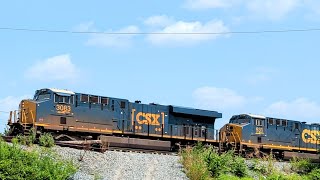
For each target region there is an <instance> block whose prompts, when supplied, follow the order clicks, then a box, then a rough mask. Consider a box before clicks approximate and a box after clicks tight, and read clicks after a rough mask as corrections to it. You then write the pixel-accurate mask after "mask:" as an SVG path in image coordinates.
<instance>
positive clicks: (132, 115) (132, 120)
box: [131, 109, 136, 126]
mask: <svg viewBox="0 0 320 180" xmlns="http://www.w3.org/2000/svg"><path fill="white" fill-rule="evenodd" d="M134 112H136V110H135V109H132V111H131V125H132V126H133V122H134Z"/></svg>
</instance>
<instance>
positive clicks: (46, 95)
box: [36, 91, 51, 100]
mask: <svg viewBox="0 0 320 180" xmlns="http://www.w3.org/2000/svg"><path fill="white" fill-rule="evenodd" d="M50 98H51V93H50V92H47V91H44V92H40V94H39V95H38V97H37V99H36V100H46V99H50Z"/></svg>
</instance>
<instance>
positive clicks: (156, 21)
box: [144, 15, 174, 27]
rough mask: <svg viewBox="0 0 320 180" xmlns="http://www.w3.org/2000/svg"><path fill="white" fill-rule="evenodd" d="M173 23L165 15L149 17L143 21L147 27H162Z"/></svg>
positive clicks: (172, 20) (171, 19)
mask: <svg viewBox="0 0 320 180" xmlns="http://www.w3.org/2000/svg"><path fill="white" fill-rule="evenodd" d="M173 23H174V19H173V18H171V17H168V16H166V15H159V16H151V17H149V18H147V19H146V20H145V21H144V24H145V25H147V26H153V27H164V26H168V25H170V24H173Z"/></svg>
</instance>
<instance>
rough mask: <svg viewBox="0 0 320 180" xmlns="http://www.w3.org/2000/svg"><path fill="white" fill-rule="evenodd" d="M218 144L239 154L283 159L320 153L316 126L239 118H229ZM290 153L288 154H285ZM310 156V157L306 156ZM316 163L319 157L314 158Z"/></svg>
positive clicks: (255, 117) (319, 128)
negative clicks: (253, 152) (264, 153)
mask: <svg viewBox="0 0 320 180" xmlns="http://www.w3.org/2000/svg"><path fill="white" fill-rule="evenodd" d="M220 132H221V142H222V143H225V144H228V145H229V146H231V147H233V148H234V149H237V150H239V151H240V152H241V153H248V152H250V150H252V149H254V148H256V149H259V150H260V151H270V150H273V152H274V153H275V154H276V155H277V156H279V157H280V158H284V157H286V156H297V154H296V153H293V152H304V153H305V154H306V153H313V154H316V153H317V152H319V150H320V124H318V123H313V124H306V123H305V122H300V121H293V120H287V119H279V118H273V117H265V116H260V115H252V114H240V115H234V116H232V117H231V119H230V121H229V123H228V124H226V125H224V126H223V127H222V128H221V131H220ZM289 152H290V153H289ZM310 156H312V155H310ZM318 159H319V157H318Z"/></svg>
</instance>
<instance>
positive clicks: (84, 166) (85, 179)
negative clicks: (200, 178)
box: [53, 146, 188, 180]
mask: <svg viewBox="0 0 320 180" xmlns="http://www.w3.org/2000/svg"><path fill="white" fill-rule="evenodd" d="M53 149H54V150H55V151H56V152H57V153H58V154H59V155H60V156H61V157H62V158H63V159H69V160H72V161H73V162H74V163H75V164H76V165H78V166H79V167H80V168H79V171H78V172H77V173H76V174H75V175H74V177H73V179H74V180H90V179H106V180H109V179H110V180H122V179H126V180H131V179H133V180H135V179H137V180H138V179H139V180H141V179H146V180H149V179H150V180H153V179H154V180H162V179H163V180H168V179H182V180H183V179H188V178H187V176H186V175H185V173H184V172H183V166H182V165H181V164H180V163H179V159H180V158H179V156H174V155H162V154H145V153H135V152H116V151H106V152H105V153H99V152H93V151H86V152H85V154H84V156H83V160H82V161H79V158H80V156H81V155H83V153H84V151H83V150H77V149H72V148H66V147H59V146H55V147H54V148H53Z"/></svg>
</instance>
